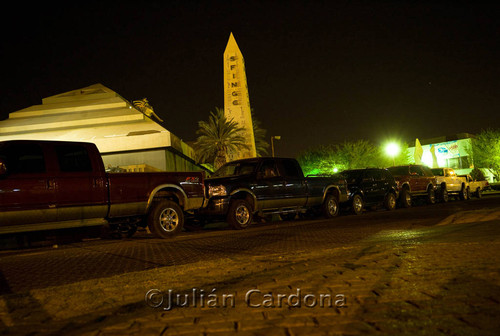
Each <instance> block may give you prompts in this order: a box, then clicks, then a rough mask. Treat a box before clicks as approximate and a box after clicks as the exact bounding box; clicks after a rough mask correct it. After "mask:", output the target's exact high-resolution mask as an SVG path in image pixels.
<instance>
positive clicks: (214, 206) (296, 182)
mask: <svg viewBox="0 0 500 336" xmlns="http://www.w3.org/2000/svg"><path fill="white" fill-rule="evenodd" d="M205 186H206V188H205V189H206V192H207V199H208V204H207V206H206V207H205V208H204V209H203V214H204V215H205V216H208V217H209V218H210V217H219V218H221V217H222V218H226V220H227V222H228V223H229V224H230V225H231V226H232V227H233V228H235V229H244V228H246V227H248V226H249V225H250V224H251V222H252V218H253V215H254V214H258V215H260V216H265V215H268V214H280V215H281V216H282V217H283V218H285V219H293V218H294V217H295V216H296V215H297V214H298V213H305V212H307V211H308V210H320V211H321V212H322V213H323V214H324V215H325V216H326V217H327V218H331V217H335V216H337V215H338V213H339V204H340V202H346V201H347V200H348V196H347V190H346V183H345V180H342V179H341V178H340V177H327V176H313V177H304V174H303V172H302V169H301V167H300V165H299V163H298V162H297V160H295V159H287V158H252V159H244V160H238V161H232V162H229V163H227V164H225V165H224V166H222V167H221V168H220V169H218V170H217V171H216V172H215V173H214V174H213V175H212V176H211V177H210V178H208V179H206V180H205Z"/></svg>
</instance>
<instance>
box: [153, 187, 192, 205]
mask: <svg viewBox="0 0 500 336" xmlns="http://www.w3.org/2000/svg"><path fill="white" fill-rule="evenodd" d="M166 188H170V189H175V190H176V191H178V192H180V193H181V195H182V199H179V203H180V204H179V205H180V206H181V207H182V208H184V204H186V200H187V195H186V193H185V192H184V190H182V188H181V187H179V186H178V185H175V184H161V185H159V186H157V187H156V188H154V189H153V190H152V191H151V193H150V194H149V198H148V204H147V206H146V211H149V209H150V207H151V204H152V203H153V200H154V198H155V196H156V194H157V193H158V192H159V191H161V190H163V189H166Z"/></svg>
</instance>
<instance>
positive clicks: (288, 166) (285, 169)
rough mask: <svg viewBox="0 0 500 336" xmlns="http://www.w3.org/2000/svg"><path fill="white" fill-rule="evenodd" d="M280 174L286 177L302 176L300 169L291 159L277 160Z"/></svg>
mask: <svg viewBox="0 0 500 336" xmlns="http://www.w3.org/2000/svg"><path fill="white" fill-rule="evenodd" d="M279 171H280V175H282V176H287V177H302V176H303V173H302V169H301V168H300V166H298V165H297V164H296V163H295V161H293V160H281V161H280V162H279Z"/></svg>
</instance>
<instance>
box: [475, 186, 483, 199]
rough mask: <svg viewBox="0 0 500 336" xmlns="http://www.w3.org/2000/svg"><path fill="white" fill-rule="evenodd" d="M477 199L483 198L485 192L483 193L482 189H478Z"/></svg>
mask: <svg viewBox="0 0 500 336" xmlns="http://www.w3.org/2000/svg"><path fill="white" fill-rule="evenodd" d="M476 197H477V198H481V197H483V192H482V191H481V188H477V189H476Z"/></svg>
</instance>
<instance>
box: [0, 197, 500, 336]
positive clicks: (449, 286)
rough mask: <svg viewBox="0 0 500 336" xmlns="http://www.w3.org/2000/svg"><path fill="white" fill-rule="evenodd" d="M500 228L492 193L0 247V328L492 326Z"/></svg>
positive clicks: (411, 329)
mask: <svg viewBox="0 0 500 336" xmlns="http://www.w3.org/2000/svg"><path fill="white" fill-rule="evenodd" d="M498 224H500V197H498V196H489V197H485V198H483V199H482V200H477V199H473V200H471V201H468V202H458V201H455V202H450V203H448V204H438V205H435V206H419V207H415V208H412V209H407V210H396V211H394V212H386V211H375V212H373V211H370V212H368V213H366V214H363V215H362V216H356V217H355V216H341V217H339V218H335V219H333V220H305V221H296V222H273V223H266V224H261V225H258V226H256V227H253V228H250V229H249V230H246V231H233V230H229V229H225V228H216V229H211V230H203V231H201V232H186V233H183V234H182V235H180V236H179V237H176V238H175V239H173V240H169V241H165V240H159V239H154V238H152V237H151V236H149V235H147V234H145V233H140V234H139V235H138V236H137V237H133V238H132V239H124V240H120V241H117V240H91V241H84V242H77V243H71V244H66V245H60V246H58V248H51V247H43V248H36V249H25V250H11V251H2V252H0V258H1V259H0V270H1V274H2V276H1V278H0V289H1V291H2V296H1V299H0V330H2V334H51V333H52V334H76V335H78V334H88V335H124V334H125V335H127V334H131V335H132V334H152V335H162V334H163V335H167V334H189V335H198V334H209V335H210V334H234V333H236V334H242V335H247V334H248V335H253V334H257V335H265V334H275V335H279V334H283V335H301V334H302V335H312V334H318V335H320V334H321V335H323V334H325V335H327V334H332V335H337V334H339V335H340V334H347V335H356V334H362V333H370V334H404V333H406V334H412V335H413V334H430V335H436V334H438V335H439V334H443V335H472V334H476V335H488V334H491V335H496V334H497V333H498V332H499V331H500V322H498V320H497V318H496V316H500V305H499V302H500V276H499V275H500V267H499V266H498V265H500V256H499V253H498V251H500V245H499V244H500V239H499V237H500V235H499V233H500V225H498ZM151 289H157V290H158V292H150V296H149V299H150V302H149V305H148V304H147V303H146V302H145V296H146V293H147V292H148V291H149V290H151ZM169 290H170V291H171V292H170V293H171V294H170V295H169ZM177 294H179V295H178V297H179V300H177ZM186 296H187V299H188V301H186V300H185V298H186ZM170 297H171V299H170ZM329 298H331V300H328V299H329ZM223 299H227V301H226V302H224V301H223ZM321 300H323V301H321ZM186 302H187V303H188V306H186V304H184V303H186ZM321 302H322V303H323V304H321ZM299 305H300V306H299ZM151 306H158V307H156V308H153V307H151ZM167 308H171V309H168V310H167Z"/></svg>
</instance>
